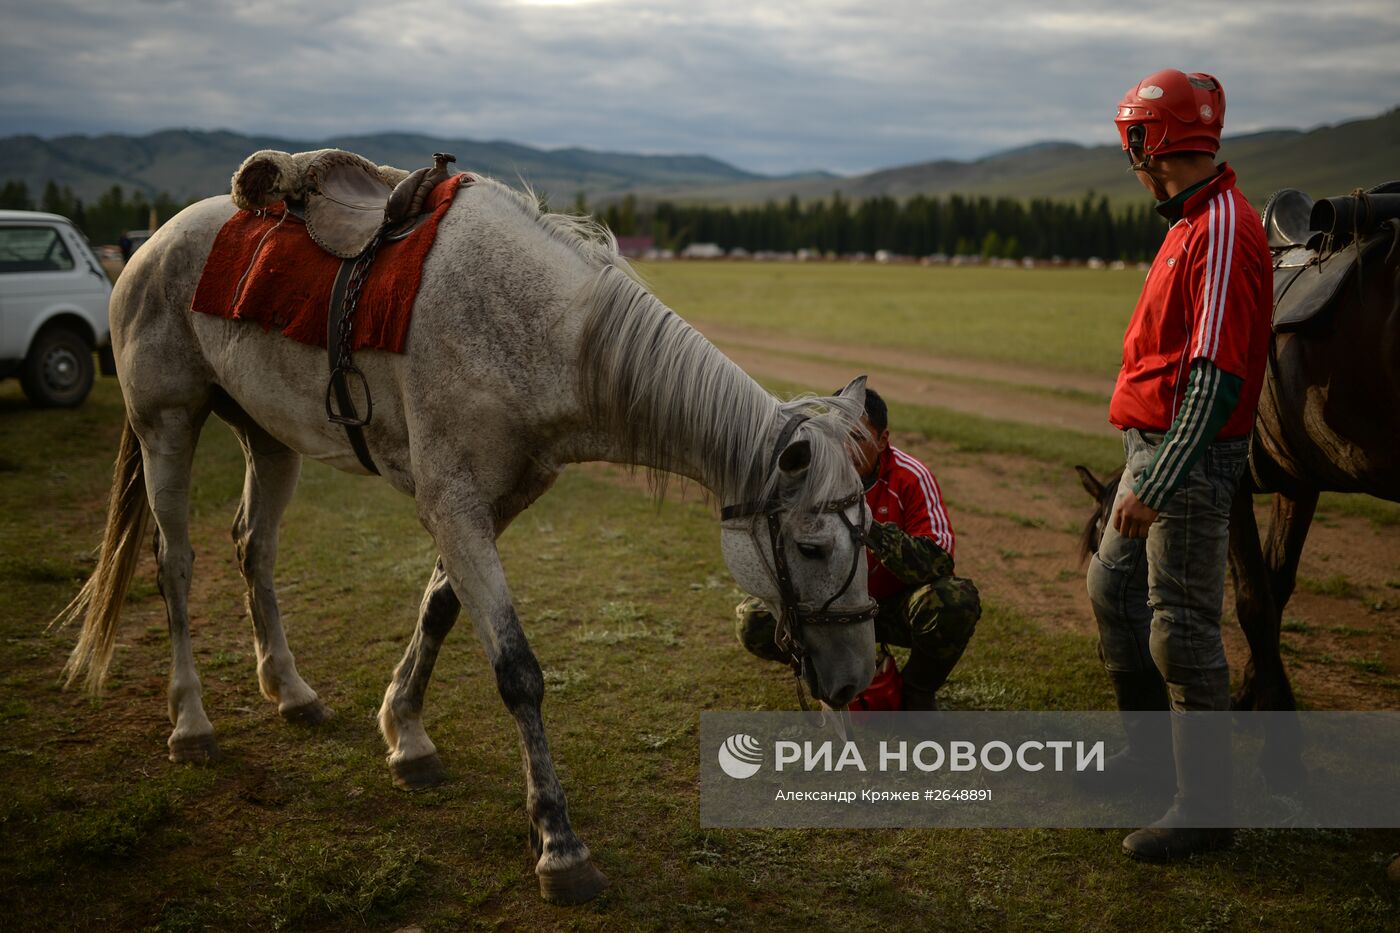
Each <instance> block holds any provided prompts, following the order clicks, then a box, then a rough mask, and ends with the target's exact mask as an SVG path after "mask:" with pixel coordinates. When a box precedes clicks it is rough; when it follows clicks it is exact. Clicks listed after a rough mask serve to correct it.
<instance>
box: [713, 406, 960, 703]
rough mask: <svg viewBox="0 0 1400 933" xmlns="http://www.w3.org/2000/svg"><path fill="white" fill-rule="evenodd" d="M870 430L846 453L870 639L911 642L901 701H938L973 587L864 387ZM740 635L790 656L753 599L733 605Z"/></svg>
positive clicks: (927, 477)
mask: <svg viewBox="0 0 1400 933" xmlns="http://www.w3.org/2000/svg"><path fill="white" fill-rule="evenodd" d="M864 421H865V427H866V429H867V430H868V431H869V432H870V437H869V439H868V440H866V441H865V442H863V443H862V444H861V445H860V446H859V447H858V448H857V449H856V451H855V453H854V461H855V466H856V470H857V471H858V472H859V473H860V476H861V481H862V483H863V485H864V487H865V501H866V505H867V507H868V508H869V509H870V515H871V518H872V523H871V526H870V531H869V533H868V534H867V536H866V548H867V551H866V562H867V568H868V572H869V581H868V585H869V589H870V596H871V598H872V599H874V600H876V601H877V602H878V603H879V604H880V613H879V615H878V616H877V617H876V619H875V638H876V640H877V641H879V642H882V643H884V644H887V645H898V646H900V647H903V648H908V649H910V653H909V660H908V661H907V662H906V663H905V665H904V670H903V672H902V673H903V677H904V708H905V709H911V710H931V709H937V708H938V702H937V693H938V689H939V688H940V687H942V686H943V683H944V681H946V680H947V679H948V675H949V673H951V672H952V670H953V666H954V665H955V664H957V663H958V659H959V658H961V657H962V654H963V650H964V649H965V648H966V647H967V643H968V641H969V640H970V639H971V638H972V631H973V629H974V628H976V626H977V620H978V618H980V617H981V615H982V604H981V602H980V600H979V599H978V596H977V587H975V586H973V585H972V581H971V580H967V579H964V578H962V577H956V576H954V575H953V526H952V525H951V524H950V523H949V521H948V513H947V511H946V510H945V509H944V507H943V499H942V495H941V493H940V491H939V488H938V481H937V480H935V479H934V478H933V474H932V473H930V472H929V469H928V467H926V466H924V465H923V464H922V463H920V462H919V461H918V460H916V459H915V458H913V457H911V456H909V455H908V454H906V453H905V452H904V451H902V450H899V449H898V448H896V447H892V446H891V445H890V431H889V413H888V410H887V409H886V406H885V402H884V400H883V399H882V398H880V395H879V393H877V392H876V391H875V390H874V389H871V388H869V387H867V388H866V390H865V418H864ZM735 611H736V613H737V614H738V616H739V641H740V642H742V643H743V645H744V647H745V648H747V649H748V650H749V651H750V652H752V653H753V654H755V655H757V656H758V657H760V658H764V659H765V660H769V661H781V662H788V660H789V659H788V657H787V656H786V655H785V654H784V653H783V652H782V650H781V649H779V647H778V646H777V644H776V642H775V640H774V634H775V631H776V628H777V623H776V620H775V619H774V617H773V615H772V614H771V613H770V612H769V611H768V609H767V607H765V606H764V605H763V603H762V602H761V601H760V600H759V599H757V598H756V597H752V596H751V597H749V598H747V599H745V600H744V601H743V602H741V603H739V605H738V607H737V609H736V610H735Z"/></svg>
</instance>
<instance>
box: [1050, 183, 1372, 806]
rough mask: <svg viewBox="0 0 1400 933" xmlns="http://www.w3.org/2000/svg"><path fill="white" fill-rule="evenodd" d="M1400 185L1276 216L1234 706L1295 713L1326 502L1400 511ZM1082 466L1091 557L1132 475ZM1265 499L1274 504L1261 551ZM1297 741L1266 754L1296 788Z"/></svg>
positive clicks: (1233, 550) (1237, 578)
mask: <svg viewBox="0 0 1400 933" xmlns="http://www.w3.org/2000/svg"><path fill="white" fill-rule="evenodd" d="M1390 187H1391V186H1382V188H1380V189H1373V192H1370V193H1368V194H1369V195H1371V197H1368V196H1367V195H1364V194H1363V195H1354V196H1352V198H1332V199H1328V200H1327V201H1320V202H1318V203H1317V205H1316V206H1314V205H1313V204H1312V202H1311V200H1310V199H1308V200H1307V201H1306V202H1305V204H1304V205H1303V206H1304V207H1306V208H1308V209H1309V217H1310V219H1309V221H1308V222H1307V224H1306V225H1305V226H1301V227H1295V228H1294V229H1293V230H1292V231H1290V230H1289V229H1288V228H1287V223H1286V221H1279V220H1277V219H1276V218H1270V217H1269V209H1268V208H1266V211H1265V214H1266V216H1265V223H1266V227H1268V228H1269V232H1270V245H1271V246H1275V247H1276V249H1275V292H1276V301H1277V304H1276V309H1275V330H1276V333H1275V334H1274V337H1273V342H1272V345H1271V347H1270V357H1269V369H1268V373H1267V376H1266V378H1265V382H1264V388H1263V392H1262V394H1261V396H1260V399H1259V411H1258V415H1257V417H1256V419H1255V422H1254V433H1253V436H1252V438H1251V443H1250V470H1249V471H1248V472H1247V473H1246V474H1245V475H1244V477H1243V478H1242V479H1241V481H1240V487H1239V489H1238V490H1237V491H1236V493H1235V498H1234V502H1233V504H1232V506H1231V515H1230V576H1231V579H1232V581H1233V583H1234V590H1235V608H1236V613H1237V615H1238V617H1239V622H1240V627H1241V629H1243V631H1244V635H1245V639H1246V640H1247V641H1248V643H1249V650H1250V660H1249V663H1248V665H1247V666H1246V668H1245V672H1244V680H1243V683H1242V685H1241V687H1240V690H1239V692H1238V693H1237V694H1236V695H1235V697H1234V701H1233V706H1234V707H1235V708H1236V709H1259V710H1291V709H1294V708H1295V703H1294V698H1293V688H1292V686H1291V685H1290V684H1289V681H1288V674H1287V673H1286V672H1285V670H1284V667H1283V660H1282V658H1281V657H1280V654H1279V630H1280V624H1281V622H1282V618H1283V608H1284V606H1285V605H1286V604H1287V602H1288V600H1289V598H1290V597H1291V596H1292V595H1293V588H1294V584H1295V582H1296V580H1297V573H1298V559H1299V557H1300V556H1301V554H1302V551H1303V542H1304V541H1305V540H1306V538H1307V535H1308V529H1309V527H1310V525H1311V523H1312V518H1313V512H1314V510H1315V509H1316V508H1317V500H1318V496H1319V495H1320V494H1321V493H1323V492H1328V491H1331V492H1348V493H1366V494H1369V495H1372V496H1377V497H1379V498H1382V499H1389V500H1391V501H1396V502H1400V218H1396V217H1394V216H1391V217H1390V218H1387V217H1386V216H1385V211H1384V210H1380V209H1378V208H1377V207H1376V205H1377V204H1381V205H1382V206H1385V202H1384V200H1383V199H1380V198H1375V197H1374V195H1375V194H1376V193H1378V192H1383V191H1385V190H1386V189H1388V188H1390ZM1282 194H1283V193H1280V195H1276V196H1275V198H1273V199H1271V204H1273V203H1274V202H1275V201H1276V199H1278V198H1279V197H1280V196H1281V195H1282ZM1304 197H1305V196H1304ZM1391 204H1392V205H1393V204H1394V202H1391ZM1387 209H1391V208H1387ZM1329 212H1330V213H1329ZM1280 226H1282V228H1283V229H1281V230H1280ZM1290 233H1292V234H1293V235H1291V236H1290ZM1076 469H1077V470H1078V471H1079V474H1080V478H1081V480H1082V481H1083V482H1084V487H1085V489H1087V490H1088V491H1089V493H1090V495H1092V496H1094V498H1095V501H1096V506H1095V511H1094V514H1093V516H1092V517H1091V518H1090V520H1089V523H1088V525H1087V526H1086V527H1085V529H1084V537H1083V540H1082V542H1081V557H1087V556H1088V555H1089V554H1091V553H1093V551H1094V550H1096V549H1097V547H1098V542H1099V537H1100V535H1101V534H1102V531H1103V527H1104V523H1105V522H1106V521H1107V520H1108V511H1109V509H1110V507H1111V506H1112V503H1113V497H1114V495H1115V494H1116V493H1117V489H1118V480H1119V477H1120V476H1121V472H1122V471H1121V470H1120V471H1118V472H1117V473H1115V474H1113V475H1111V476H1110V477H1108V478H1107V480H1106V481H1104V482H1100V481H1099V480H1098V479H1096V478H1095V477H1094V476H1093V474H1092V473H1090V472H1089V471H1088V470H1087V469H1085V468H1084V467H1076ZM1258 492H1271V493H1273V494H1274V498H1273V511H1272V514H1271V516H1270V518H1269V524H1268V529H1267V533H1266V534H1265V536H1264V538H1263V541H1262V543H1261V540H1260V536H1259V527H1258V524H1257V522H1256V521H1255V517H1254V500H1253V496H1254V494H1255V493H1258ZM1288 738H1290V737H1289V736H1286V735H1282V736H1272V735H1271V736H1269V746H1271V747H1270V748H1266V751H1265V758H1266V763H1268V760H1269V759H1272V764H1274V765H1276V766H1277V770H1275V769H1266V773H1273V774H1275V775H1278V776H1281V777H1283V779H1284V780H1287V779H1288V777H1289V775H1290V772H1291V771H1294V770H1295V769H1293V768H1290V763H1294V762H1296V756H1295V754H1294V752H1293V749H1292V745H1291V743H1289V742H1287V741H1286V740H1287V739H1288ZM1276 740H1280V741H1276ZM1293 776H1295V777H1296V776H1297V775H1296V773H1295V774H1294V775H1293Z"/></svg>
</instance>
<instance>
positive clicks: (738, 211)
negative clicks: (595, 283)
mask: <svg viewBox="0 0 1400 933" xmlns="http://www.w3.org/2000/svg"><path fill="white" fill-rule="evenodd" d="M183 206H184V205H183V204H181V203H178V202H177V201H175V200H174V199H173V198H171V197H170V196H169V195H167V194H164V193H162V194H159V195H157V196H156V197H155V199H154V201H152V200H149V199H148V198H147V196H146V194H145V193H143V192H141V191H133V192H130V193H127V192H126V191H124V190H123V189H122V187H121V186H120V185H113V186H112V187H111V188H110V189H108V190H107V192H106V193H104V194H103V195H102V196H101V197H100V198H98V199H97V201H96V202H94V203H92V204H85V203H83V201H82V199H81V198H78V197H77V196H75V195H74V193H73V191H72V190H71V189H69V188H68V187H67V186H64V187H59V186H58V185H57V184H55V183H54V182H53V181H50V182H49V183H48V184H47V185H45V186H44V190H43V192H42V193H41V194H40V196H39V197H38V199H37V201H36V199H35V198H33V197H32V196H31V194H30V192H29V189H28V187H27V186H26V185H25V184H24V183H23V182H18V181H8V182H6V183H5V184H4V185H3V186H0V208H18V209H20V210H36V209H37V210H42V211H49V212H51V213H54V214H62V215H63V216H65V217H68V218H70V219H71V220H72V221H73V222H74V223H75V224H77V225H78V227H79V228H80V229H81V230H82V231H83V232H84V233H86V234H87V236H88V239H89V240H90V241H91V242H93V243H116V242H117V241H118V239H119V238H120V237H121V234H122V232H123V231H126V230H134V229H143V228H145V227H146V226H147V225H148V224H149V222H150V215H151V209H152V208H154V209H155V211H156V215H157V217H158V219H159V220H162V221H164V220H168V219H170V218H171V217H173V216H174V215H175V213H176V212H177V211H179V210H180V208H181V207H183ZM573 210H574V211H575V212H576V213H588V204H587V202H586V200H585V199H584V197H583V195H579V196H578V197H577V199H576V200H575V202H574V205H573ZM600 219H601V220H603V222H604V223H606V224H607V225H608V227H609V228H610V229H611V230H612V231H613V232H614V233H615V234H617V235H618V236H633V235H643V236H650V237H652V238H653V240H654V241H655V243H656V245H657V246H658V247H660V248H669V249H676V250H679V249H684V248H685V247H686V246H687V245H689V244H690V243H714V244H717V245H718V246H720V247H722V248H723V249H725V250H731V249H734V248H736V247H738V248H743V249H746V250H748V251H750V252H758V251H773V252H790V251H796V250H799V249H810V250H816V251H818V252H821V253H836V254H838V255H848V254H851V253H866V254H873V253H875V252H876V251H877V250H888V251H890V252H891V253H895V254H898V255H903V256H928V255H932V254H936V253H941V254H943V255H946V256H982V257H983V258H988V259H991V258H1005V259H1020V258H1023V257H1033V258H1037V259H1050V258H1053V257H1061V258H1064V259H1071V260H1083V259H1089V258H1091V257H1097V258H1099V259H1105V260H1112V259H1123V260H1128V261H1134V260H1142V259H1150V258H1151V257H1152V255H1153V253H1155V252H1156V250H1157V247H1158V245H1159V244H1160V243H1161V242H1162V235H1163V233H1164V232H1165V230H1166V224H1165V223H1164V222H1163V220H1162V218H1160V217H1159V216H1157V214H1156V212H1155V211H1153V210H1152V206H1151V204H1149V203H1143V204H1141V205H1137V206H1134V207H1130V208H1126V209H1121V208H1120V209H1119V210H1116V211H1115V210H1113V209H1112V208H1111V207H1110V205H1109V202H1108V199H1107V198H1104V197H1095V196H1094V195H1093V194H1092V193H1091V194H1087V195H1085V196H1084V198H1082V199H1081V200H1079V201H1077V202H1068V201H1052V200H1049V199H1043V198H1042V199H1036V200H1032V201H1029V202H1024V201H1018V200H1015V199H1013V198H997V199H995V200H993V199H991V198H986V197H982V198H965V197H961V196H959V195H952V196H950V197H948V198H946V199H943V198H932V197H926V196H924V195H915V196H914V197H912V198H908V199H906V200H903V201H899V200H896V199H895V198H892V197H877V198H869V199H867V200H863V201H854V202H853V201H849V200H847V199H845V198H843V197H842V196H841V195H840V194H833V195H832V196H831V197H830V198H826V199H822V200H818V201H809V202H805V203H804V202H801V201H799V200H798V199H797V198H796V197H792V198H789V199H788V201H787V202H786V203H782V204H780V203H777V202H774V201H769V202H767V203H765V204H761V205H744V206H738V207H735V206H729V205H691V204H675V203H672V202H668V201H662V202H659V203H656V204H641V203H639V202H638V201H637V199H636V198H635V197H634V196H632V195H627V196H626V197H624V198H623V199H621V200H620V201H615V202H613V203H611V204H609V205H608V206H607V207H606V208H605V209H604V210H602V211H601V217H600Z"/></svg>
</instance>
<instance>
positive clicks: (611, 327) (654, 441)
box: [478, 178, 863, 516]
mask: <svg viewBox="0 0 1400 933" xmlns="http://www.w3.org/2000/svg"><path fill="white" fill-rule="evenodd" d="M478 185H484V186H486V187H488V188H489V189H490V190H492V191H493V192H495V193H496V194H497V195H498V196H499V197H501V198H503V199H505V200H506V201H508V202H510V203H513V204H514V205H515V206H517V207H518V208H519V209H520V210H521V211H522V212H523V213H524V214H525V215H526V216H527V217H528V218H530V219H532V220H533V221H534V222H535V223H537V224H538V225H539V226H540V227H542V228H543V229H544V231H545V232H546V233H547V234H549V236H550V237H551V238H552V239H554V240H557V241H559V242H561V243H564V244H565V245H567V246H569V247H571V248H572V249H573V250H574V251H575V252H577V253H578V254H579V256H580V257H581V258H583V259H584V261H585V262H586V263H587V264H588V265H590V266H592V267H594V268H595V269H597V274H596V275H595V277H594V279H593V282H592V284H591V286H590V287H589V289H588V290H587V293H586V294H585V295H584V296H583V302H584V304H583V307H584V308H585V309H586V314H587V318H586V320H585V322H584V328H583V344H582V352H581V354H580V358H579V378H580V386H579V388H580V391H581V394H582V398H583V400H584V406H585V410H586V412H587V415H588V417H589V418H590V419H591V420H592V421H593V422H594V423H595V424H596V425H597V426H598V427H599V428H600V429H602V430H603V431H605V432H606V433H607V434H608V435H609V436H612V437H617V438H620V439H621V440H622V447H623V453H624V455H625V456H626V457H627V459H628V460H629V461H631V462H632V463H639V464H648V465H650V466H651V469H650V472H649V475H650V478H651V483H652V488H653V491H654V492H655V493H656V494H657V495H658V496H660V495H662V494H664V492H665V488H666V479H667V469H666V465H667V464H675V463H679V462H686V463H691V464H695V465H696V466H698V467H699V468H700V470H701V472H702V474H703V475H704V476H705V477H706V478H707V479H708V481H709V483H710V484H711V486H712V488H711V492H713V493H714V494H715V495H716V496H718V497H719V498H720V499H721V500H722V501H723V502H724V503H726V504H729V503H736V502H750V501H757V500H760V499H764V498H767V497H768V496H769V495H771V494H772V493H773V492H774V488H773V487H774V484H775V483H776V481H777V477H776V471H770V470H769V460H770V458H771V455H772V451H771V449H770V445H771V443H772V439H773V432H774V429H775V426H776V425H777V424H780V423H782V422H784V421H786V420H787V419H788V418H789V417H791V416H792V415H794V414H805V415H807V416H808V417H809V418H810V420H808V421H806V422H805V423H804V424H803V425H802V426H801V427H800V428H798V430H797V433H796V435H795V437H794V439H806V440H808V441H809V442H810V443H811V450H812V460H811V464H810V466H809V467H808V469H807V475H806V477H805V481H804V482H803V483H802V484H801V489H800V491H799V492H798V493H797V494H796V500H795V501H793V502H790V503H788V507H789V510H790V511H789V514H790V515H794V516H796V515H801V514H804V513H806V512H808V511H809V510H810V509H812V508H813V507H814V506H815V505H816V504H818V503H821V502H826V501H829V500H832V499H837V498H840V497H841V496H843V495H845V494H847V493H849V492H850V485H851V481H852V478H853V468H852V467H851V463H850V459H849V457H848V455H847V453H846V445H847V443H849V440H850V438H851V435H852V433H853V432H859V431H861V430H862V427H861V423H860V416H861V415H862V414H863V409H862V408H861V406H860V405H859V404H858V403H857V402H855V401H853V400H852V399H847V398H840V397H836V398H832V397H824V398H822V397H813V396H803V397H799V398H795V399H792V400H791V401H786V402H784V401H781V400H779V399H778V398H776V397H775V396H773V395H771V394H770V393H768V392H767V391H765V390H764V389H763V388H762V387H761V386H760V385H759V384H758V383H756V382H754V381H753V379H751V378H749V376H748V375H747V374H746V373H745V372H744V371H743V370H742V369H740V368H739V367H738V366H737V365H736V364H735V363H734V362H733V361H732V360H730V359H729V358H728V357H727V356H725V355H724V354H723V353H721V352H720V351H719V350H718V349H716V348H715V346H714V345H713V344H711V343H710V342H709V341H708V340H706V339H705V337H704V336H703V335H702V334H700V332H699V331H697V330H695V328H693V327H691V326H690V325H689V324H688V323H686V322H685V321H684V320H683V319H682V318H681V317H680V316H679V315H677V314H676V313H675V312H674V311H672V310H671V309H669V308H667V307H666V306H665V305H664V304H662V303H661V301H660V300H659V299H658V298H657V297H656V296H655V295H653V294H651V292H649V291H647V289H646V288H645V287H644V286H643V285H642V284H641V282H639V281H638V280H637V279H636V277H635V276H634V274H633V273H632V270H631V268H630V267H629V266H628V265H627V262H626V260H625V259H623V258H622V256H621V254H620V253H619V252H618V249H617V240H616V238H614V237H613V235H612V233H611V231H609V230H608V229H607V228H606V227H604V226H603V225H602V224H600V223H598V222H597V221H595V220H594V219H593V218H591V217H581V216H577V215H572V214H554V213H549V212H548V211H545V210H542V209H541V207H540V203H539V199H538V198H536V197H535V195H534V193H533V192H531V191H529V190H528V189H527V190H526V191H525V192H520V191H517V190H515V189H514V188H511V187H509V186H507V185H504V184H501V183H500V182H498V181H495V180H493V179H489V178H483V179H481V181H480V182H478Z"/></svg>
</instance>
